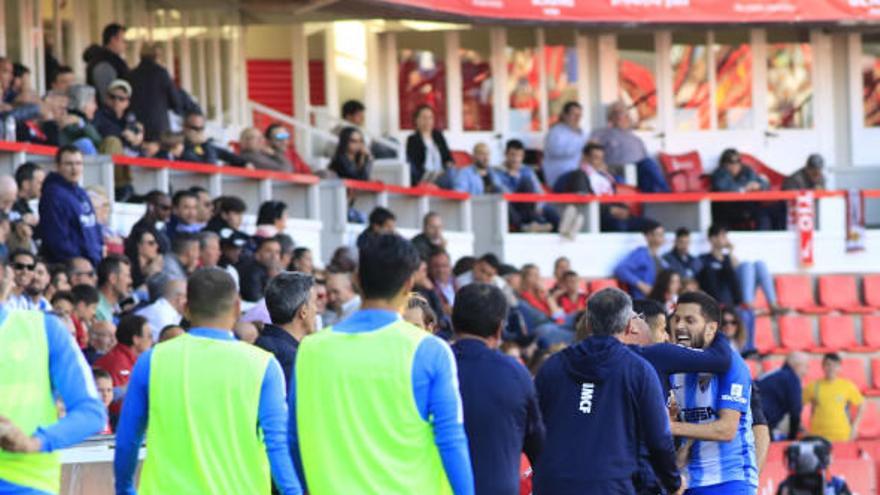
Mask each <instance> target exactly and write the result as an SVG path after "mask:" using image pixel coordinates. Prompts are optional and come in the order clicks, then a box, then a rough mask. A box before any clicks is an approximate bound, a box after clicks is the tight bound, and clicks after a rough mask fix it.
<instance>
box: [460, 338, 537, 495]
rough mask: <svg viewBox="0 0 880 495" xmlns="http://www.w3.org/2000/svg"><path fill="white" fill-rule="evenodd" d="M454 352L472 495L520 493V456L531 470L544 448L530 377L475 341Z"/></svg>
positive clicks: (464, 342)
mask: <svg viewBox="0 0 880 495" xmlns="http://www.w3.org/2000/svg"><path fill="white" fill-rule="evenodd" d="M452 351H453V352H454V353H455V360H456V362H457V364H458V382H459V389H460V391H461V402H462V406H463V408H464V429H465V432H466V433H467V437H468V448H469V449H470V453H471V462H472V463H473V470H474V485H475V487H476V493H478V494H480V495H510V494H516V493H519V467H520V453H522V452H525V454H526V455H527V456H528V457H529V461H531V463H532V465H534V464H535V462H537V460H538V454H539V453H540V451H541V447H542V445H543V443H544V423H543V422H542V421H541V411H540V409H539V408H538V397H537V393H536V392H535V385H534V384H533V383H532V377H531V376H529V372H528V371H527V370H526V368H525V367H524V366H523V365H521V364H519V363H518V362H516V361H515V360H514V359H513V358H511V357H510V356H505V355H504V354H501V353H500V352H498V351H495V350H492V349H489V348H488V347H487V346H486V344H485V343H483V342H482V341H479V340H476V339H468V338H464V339H460V340H458V342H456V343H455V344H454V345H453V346H452Z"/></svg>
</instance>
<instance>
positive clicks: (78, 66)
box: [0, 0, 92, 80]
mask: <svg viewBox="0 0 880 495" xmlns="http://www.w3.org/2000/svg"><path fill="white" fill-rule="evenodd" d="M0 1H3V0H0ZM68 2H70V11H71V13H72V14H73V19H72V22H71V23H70V28H71V37H70V38H71V43H70V47H69V49H68V50H67V51H66V53H64V54H62V53H61V52H60V51H59V52H56V53H57V54H58V55H59V56H65V58H66V59H67V62H68V63H69V64H70V67H71V68H72V69H73V72H74V73H76V74H77V76H79V77H80V78H81V79H82V80H85V75H86V64H85V62H83V59H82V52H83V51H84V50H85V49H86V46H88V40H89V39H90V38H91V36H90V34H89V33H90V32H91V22H92V19H91V18H90V17H89V12H88V5H87V4H86V2H85V0H68Z"/></svg>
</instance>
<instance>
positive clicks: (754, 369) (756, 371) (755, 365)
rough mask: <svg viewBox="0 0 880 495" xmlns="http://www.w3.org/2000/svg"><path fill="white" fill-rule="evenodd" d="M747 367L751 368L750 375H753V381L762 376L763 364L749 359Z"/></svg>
mask: <svg viewBox="0 0 880 495" xmlns="http://www.w3.org/2000/svg"><path fill="white" fill-rule="evenodd" d="M746 365H748V367H749V374H750V375H752V380H757V379H758V377H759V376H761V363H759V362H757V361H755V360H754V359H747V360H746Z"/></svg>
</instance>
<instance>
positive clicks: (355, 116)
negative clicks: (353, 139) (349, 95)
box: [324, 100, 397, 158]
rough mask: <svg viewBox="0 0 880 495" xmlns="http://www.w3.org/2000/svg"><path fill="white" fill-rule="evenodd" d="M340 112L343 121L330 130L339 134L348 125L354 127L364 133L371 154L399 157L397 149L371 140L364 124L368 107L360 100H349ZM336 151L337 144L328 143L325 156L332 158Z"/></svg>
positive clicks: (379, 156)
mask: <svg viewBox="0 0 880 495" xmlns="http://www.w3.org/2000/svg"><path fill="white" fill-rule="evenodd" d="M340 114H341V115H342V122H341V123H339V125H337V126H335V127H334V128H333V129H331V131H330V132H332V133H333V134H335V135H337V136H339V135H340V134H341V133H342V130H343V129H345V128H346V127H354V128H355V129H357V130H358V131H360V133H361V135H363V137H364V145H365V146H366V149H368V150H370V154H372V155H373V156H375V157H377V158H396V157H397V151H396V150H394V149H392V148H389V147H388V146H385V145H383V144H381V143H378V142H375V141H373V140H371V139H370V136H369V135H367V133H366V132H365V129H364V124H365V123H366V107H364V104H363V103H361V102H360V101H358V100H348V101H346V102H345V103H343V104H342V108H341V109H340ZM335 151H336V146H335V145H334V144H333V143H327V145H326V146H324V156H326V157H327V158H332V157H333V153H334V152H335Z"/></svg>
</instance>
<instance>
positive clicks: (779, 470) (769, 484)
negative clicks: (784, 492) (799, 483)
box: [757, 443, 788, 494]
mask: <svg viewBox="0 0 880 495" xmlns="http://www.w3.org/2000/svg"><path fill="white" fill-rule="evenodd" d="M774 445H776V444H775V443H771V444H770V448H771V449H772V448H773V446H774ZM787 477H788V468H786V467H785V461H784V460H782V459H780V460H778V461H773V462H771V461H770V460H769V459H768V460H767V463H766V464H764V469H762V470H761V478H760V479H759V480H758V492H757V493H760V494H765V493H776V489H777V487H779V484H780V483H782V482H783V481H785V478H787Z"/></svg>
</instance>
